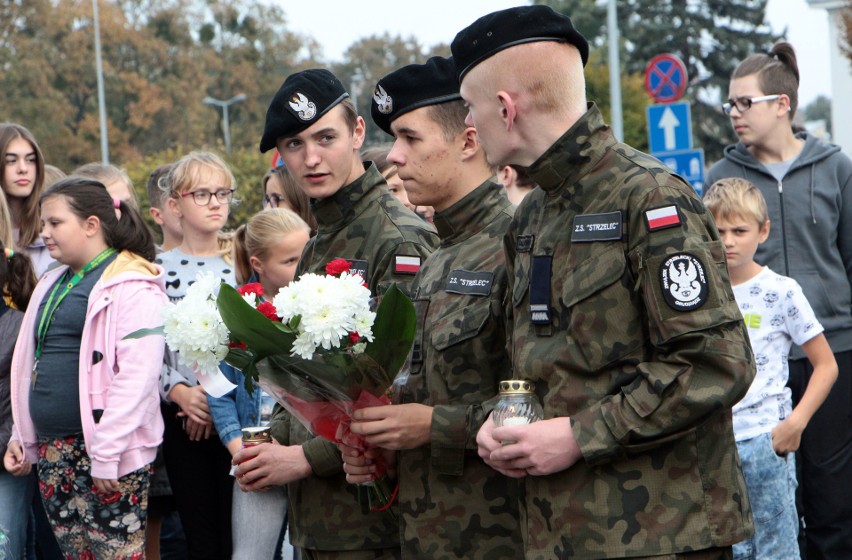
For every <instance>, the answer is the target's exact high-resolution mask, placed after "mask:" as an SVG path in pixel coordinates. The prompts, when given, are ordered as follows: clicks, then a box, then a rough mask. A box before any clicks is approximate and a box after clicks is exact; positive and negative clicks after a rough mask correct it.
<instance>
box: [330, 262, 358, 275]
mask: <svg viewBox="0 0 852 560" xmlns="http://www.w3.org/2000/svg"><path fill="white" fill-rule="evenodd" d="M350 268H352V265H351V264H349V261H347V260H346V259H334V260H333V261H331V262H330V263H328V264H327V265H325V273H326V274H330V275H331V276H340V275H341V274H343V273H344V272H349V269H350Z"/></svg>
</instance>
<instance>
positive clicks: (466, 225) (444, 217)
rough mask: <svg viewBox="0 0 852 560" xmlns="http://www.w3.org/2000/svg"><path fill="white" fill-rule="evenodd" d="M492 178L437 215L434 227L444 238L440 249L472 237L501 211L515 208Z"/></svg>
mask: <svg viewBox="0 0 852 560" xmlns="http://www.w3.org/2000/svg"><path fill="white" fill-rule="evenodd" d="M492 179H493V178H492ZM492 179H488V180H487V181H485V182H484V183H482V184H481V185H479V186H478V187H476V189H474V190H473V191H471V192H470V193H469V194H468V195H467V196H465V197H464V198H462V199H461V200H459V201H458V202H456V203H455V204H453V205H452V206H450V207H449V208H447V209H446V210H444V211H443V212H436V213H435V218H434V225H435V228H436V229H437V230H438V236H439V237H440V238H441V247H448V246H450V245H454V244H456V243H459V242H461V241H464V240H466V239H468V238H470V237H471V236H472V235H474V234H476V233H478V232H479V231H481V230H482V229H483V228H484V227H485V226H487V225H488V224H490V223H491V222H492V221H493V220H494V218H495V217H496V216H497V215H498V214H499V213H500V212H502V211H503V210H505V209H507V208H509V207H511V206H512V203H511V202H509V199H508V198H507V197H506V194H505V193H504V192H503V187H502V186H501V185H499V184H497V183H496V182H494V181H493V180H492Z"/></svg>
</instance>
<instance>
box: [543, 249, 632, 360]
mask: <svg viewBox="0 0 852 560" xmlns="http://www.w3.org/2000/svg"><path fill="white" fill-rule="evenodd" d="M575 249H577V248H575ZM581 250H582V252H583V253H588V254H583V255H582V259H578V258H576V257H580V256H581V255H580V254H579V251H578V253H575V255H574V257H575V258H573V259H571V261H574V262H577V264H576V265H574V266H573V267H571V265H570V263H569V262H566V263H560V265H559V266H558V267H557V269H556V270H555V273H554V284H555V285H554V288H555V289H557V290H558V291H557V292H556V296H557V297H558V301H557V302H556V304H555V312H554V315H555V324H556V326H557V328H559V329H560V330H562V329H564V330H565V331H566V334H567V338H568V353H569V355H573V357H571V356H569V360H570V362H571V363H572V367H579V366H582V367H583V369H585V370H587V371H588V372H589V373H594V372H596V371H598V370H600V368H602V367H604V366H606V365H607V364H610V363H612V362H615V361H617V360H619V359H621V358H623V357H624V356H626V355H628V354H630V353H632V352H634V351H635V350H636V348H638V347H640V346H642V341H643V336H641V335H640V334H638V333H641V331H642V321H641V315H640V313H639V307H638V306H637V301H636V300H638V298H637V297H636V296H635V294H634V292H633V282H632V281H629V280H630V279H629V278H628V277H627V276H626V275H627V274H628V271H627V260H626V258H625V256H624V251H623V247H622V246H621V245H620V244H611V245H607V246H603V245H598V246H595V247H592V246H588V247H582V249H581Z"/></svg>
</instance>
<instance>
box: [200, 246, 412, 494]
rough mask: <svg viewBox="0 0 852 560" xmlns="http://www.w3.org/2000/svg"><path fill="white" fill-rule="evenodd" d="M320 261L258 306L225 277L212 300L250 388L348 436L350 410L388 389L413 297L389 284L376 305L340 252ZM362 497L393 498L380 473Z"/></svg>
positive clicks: (321, 427) (320, 430)
mask: <svg viewBox="0 0 852 560" xmlns="http://www.w3.org/2000/svg"><path fill="white" fill-rule="evenodd" d="M327 271H328V272H329V274H326V275H317V274H304V275H302V276H301V277H300V278H299V280H298V281H296V282H293V283H291V284H290V285H289V286H287V287H286V288H283V289H282V290H281V291H280V292H279V293H278V295H277V296H275V298H273V300H272V302H271V306H269V305H265V309H263V310H261V306H264V303H261V302H260V298H259V296H260V294H256V293H255V294H253V293H251V292H248V291H247V290H246V288H248V286H244V287H243V288H242V289H241V292H242V294H241V293H240V292H238V291H237V290H235V289H233V288H231V287H230V286H227V285H222V286H221V288H220V289H219V294H218V297H217V299H216V303H217V305H218V309H219V312H220V315H221V319H222V321H223V322H224V324H225V325H226V327H227V329H228V332H229V333H230V348H229V350H228V352H227V355H226V356H225V361H226V362H228V363H230V364H231V365H233V366H234V367H236V368H238V369H240V370H241V371H242V372H243V373H244V374H245V378H246V384H247V388H248V389H251V388H252V383H254V382H257V383H259V384H260V386H261V387H263V389H264V390H265V391H266V392H267V393H269V394H270V395H271V396H273V397H274V398H275V399H276V400H277V401H278V402H279V403H280V404H281V405H282V406H283V407H284V408H285V409H287V411H288V412H290V414H292V415H293V417H294V418H296V419H297V420H298V421H300V422H301V423H302V424H303V425H304V426H305V427H306V428H307V429H308V430H310V431H311V432H312V433H313V434H315V435H317V436H320V437H323V438H325V439H328V440H330V441H332V442H335V443H339V442H341V441H343V440H344V439H345V440H346V443H347V445H353V442H357V441H358V438H353V436H352V435H351V434H350V433H349V429H348V428H349V424H350V423H351V421H352V413H353V412H354V411H355V410H356V409H358V408H363V407H368V406H377V405H382V404H389V402H390V401H389V399H388V397H387V393H388V390H389V388H390V387H391V384H392V382H393V378H394V376H395V375H396V373H397V371H399V369H400V367H401V366H402V365H403V363H404V362H405V359H406V357H407V355H408V352H409V350H410V349H411V344H412V341H413V340H414V331H415V313H414V306H413V304H412V303H411V300H410V299H409V298H408V297H407V296H406V295H405V294H403V293H402V292H401V291H400V290H399V289H398V288H397V287H396V285H392V286H391V287H390V288H389V289H388V290H387V292H385V294H384V295H383V296H382V297H381V298H380V302H379V304H378V308H376V309H375V311H374V310H373V308H374V306H375V303H376V302H375V300H373V299H372V298H371V297H370V292H369V290H368V289H367V288H366V287H365V286H364V281H363V279H362V278H361V277H360V276H358V275H355V274H350V273H349V267H348V262H347V261H344V260H335V261H332V262H331V263H329V265H328V267H327ZM255 295H257V297H256V298H255V299H254V301H252V298H253V297H254V296H255ZM265 303H267V304H268V303H269V302H265ZM273 313H274V315H273ZM270 319H272V320H270ZM360 441H361V442H362V446H363V447H364V448H366V447H367V446H366V443H364V442H363V439H361V440H360ZM368 498H369V502H370V506H371V507H373V509H383V508H385V507H386V506H388V505H389V504H390V502H391V501H392V496H391V494H390V492H389V491H388V489H387V485H386V482H385V481H383V480H379V481H377V483H376V484H375V485H373V486H372V488H371V494H370V495H369V496H368Z"/></svg>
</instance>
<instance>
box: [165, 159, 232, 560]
mask: <svg viewBox="0 0 852 560" xmlns="http://www.w3.org/2000/svg"><path fill="white" fill-rule="evenodd" d="M161 184H162V185H163V186H164V187H165V188H168V189H169V195H170V196H169V199H168V201H167V202H166V208H165V209H164V211H165V212H171V213H172V215H173V216H175V217H176V218H178V220H179V222H180V227H181V230H182V231H183V239H182V240H181V243H180V245H178V246H177V247H175V248H174V249H172V250H170V251H166V252H163V253H160V254H159V255H158V256H157V262H158V263H160V264H161V265H162V266H163V268H164V269H165V270H166V294H167V295H168V296H169V299H170V300H171V301H179V300H181V299H182V298H183V297H184V295H186V289H187V287H188V286H189V285H190V284H191V283H193V282H194V281H195V278H196V275H197V274H198V272H202V271H205V272H206V271H210V272H213V273H214V274H215V275H216V276H217V277H219V278H221V280H222V282H225V283H227V284H231V285H234V284H235V282H236V279H235V276H234V265H233V259H232V257H231V251H232V247H233V236H232V234H230V233H224V232H223V231H222V230H223V228H224V227H225V224H226V222H227V220H228V215H229V210H230V205H231V204H232V203H233V202H234V190H235V187H236V182H235V180H234V175H233V173H232V172H231V170H230V169H229V168H228V165H227V164H226V163H225V162H224V161H223V160H222V159H221V158H219V157H218V156H216V155H215V154H212V153H209V152H191V153H189V154H187V155H186V156H184V157H183V158H181V159H180V160H179V161H177V162H176V163H175V166H174V167H173V168H172V170H171V171H170V173H169V175H168V180H166V181H162V182H161ZM160 396H161V397H162V399H163V401H164V402H163V406H162V409H163V418H164V420H165V424H166V429H165V434H164V436H163V457H164V459H165V464H166V471H167V472H168V475H169V483H170V484H171V487H172V492H173V494H174V499H175V505H176V508H177V511H178V515H179V516H180V520H181V525H183V530H184V533H185V534H186V541H187V551H188V555H189V557H190V558H221V559H223V560H224V559H226V558H230V557H231V493H232V486H233V481H232V479H231V478H230V476H229V475H228V471H229V469H230V463H231V457H230V454H229V453H228V450H227V449H225V447H223V446H222V445H221V444H220V443H219V441H218V439H219V438H218V436H217V434H216V430H215V427H214V426H213V420H212V417H211V415H210V408H209V406H208V404H207V395H206V394H205V392H204V389H203V388H202V387H201V385H199V383H198V378H197V377H196V375H195V372H194V371H193V370H192V368H189V367H187V366H184V365H181V364H179V363H178V359H177V355H176V353H175V352H173V351H170V350H169V349H168V348H167V352H166V360H165V367H164V368H163V374H162V376H161V378H160Z"/></svg>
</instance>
